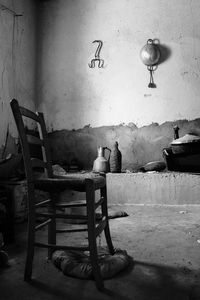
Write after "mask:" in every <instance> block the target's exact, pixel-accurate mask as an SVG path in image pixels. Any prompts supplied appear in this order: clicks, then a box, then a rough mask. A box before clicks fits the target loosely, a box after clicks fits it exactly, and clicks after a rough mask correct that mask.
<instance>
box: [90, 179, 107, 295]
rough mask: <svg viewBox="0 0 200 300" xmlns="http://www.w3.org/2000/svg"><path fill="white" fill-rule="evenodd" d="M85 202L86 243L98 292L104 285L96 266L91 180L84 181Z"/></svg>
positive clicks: (93, 193)
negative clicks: (86, 218)
mask: <svg viewBox="0 0 200 300" xmlns="http://www.w3.org/2000/svg"><path fill="white" fill-rule="evenodd" d="M86 202H87V216H88V242H89V251H90V259H91V264H92V271H93V275H94V278H95V283H96V286H97V288H98V289H99V290H103V289H104V283H103V279H102V276H101V271H100V267H99V264H98V251H97V244H96V234H95V206H94V204H95V189H94V183H93V181H92V180H91V179H86Z"/></svg>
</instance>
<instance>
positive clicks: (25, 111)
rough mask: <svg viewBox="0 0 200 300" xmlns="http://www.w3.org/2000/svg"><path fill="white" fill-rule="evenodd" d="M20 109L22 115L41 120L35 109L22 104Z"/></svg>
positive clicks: (37, 120)
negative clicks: (32, 109)
mask: <svg viewBox="0 0 200 300" xmlns="http://www.w3.org/2000/svg"><path fill="white" fill-rule="evenodd" d="M19 110H20V112H21V115H22V116H25V117H27V118H29V119H32V120H35V121H36V122H39V118H38V116H37V114H36V113H34V112H33V111H31V110H29V109H27V108H25V107H22V106H19Z"/></svg>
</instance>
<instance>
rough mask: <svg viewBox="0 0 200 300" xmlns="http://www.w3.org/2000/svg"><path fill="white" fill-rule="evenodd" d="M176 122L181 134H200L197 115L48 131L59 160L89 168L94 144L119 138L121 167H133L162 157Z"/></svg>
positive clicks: (95, 154)
mask: <svg viewBox="0 0 200 300" xmlns="http://www.w3.org/2000/svg"><path fill="white" fill-rule="evenodd" d="M175 124H176V125H178V126H179V128H180V131H179V134H180V137H181V136H183V135H184V134H186V133H188V132H193V133H195V134H198V135H200V119H196V120H193V121H187V120H181V121H177V122H165V123H163V124H161V125H158V124H157V123H154V124H151V125H149V126H143V127H140V128H137V127H136V126H134V124H129V126H125V125H119V126H102V127H98V128H92V127H87V126H86V127H85V128H83V129H79V130H72V131H71V130H60V131H54V132H52V133H51V134H50V138H51V147H52V154H53V160H54V161H55V162H58V163H61V164H63V163H66V164H70V163H71V161H73V160H76V161H78V162H79V163H80V166H82V167H83V168H84V169H91V168H92V166H93V161H94V159H95V158H96V157H97V147H98V146H107V147H109V148H112V146H113V144H114V142H115V141H118V142H119V149H120V151H121V153H122V168H123V170H130V171H135V170H137V169H138V168H139V167H141V166H142V165H144V164H146V163H148V162H151V161H155V160H163V155H162V150H163V148H165V147H168V146H169V144H170V143H171V141H172V140H173V136H174V134H173V126H174V125H175ZM107 154H108V153H106V156H107Z"/></svg>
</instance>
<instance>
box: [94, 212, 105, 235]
mask: <svg viewBox="0 0 200 300" xmlns="http://www.w3.org/2000/svg"><path fill="white" fill-rule="evenodd" d="M106 225H107V219H106V217H103V219H102V221H101V223H99V225H98V226H97V227H96V229H95V234H96V237H97V236H98V235H100V233H101V232H102V231H103V230H104V229H105V227H106Z"/></svg>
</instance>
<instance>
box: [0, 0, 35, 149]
mask: <svg viewBox="0 0 200 300" xmlns="http://www.w3.org/2000/svg"><path fill="white" fill-rule="evenodd" d="M2 5H3V6H2ZM14 13H16V14H20V15H21V14H22V16H14ZM0 40H1V43H0V86H1V88H0V152H3V151H4V146H5V143H6V151H7V152H12V151H13V150H14V147H15V141H14V140H13V137H17V132H16V126H15V124H14V120H13V116H12V113H11V109H10V100H11V99H12V98H16V99H18V100H19V102H20V104H22V105H25V106H26V107H30V108H32V109H33V108H35V103H34V102H35V45H36V43H35V42H36V40H35V4H34V1H33V0H12V1H11V0H7V1H1V4H0ZM6 136H7V137H6Z"/></svg>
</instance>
